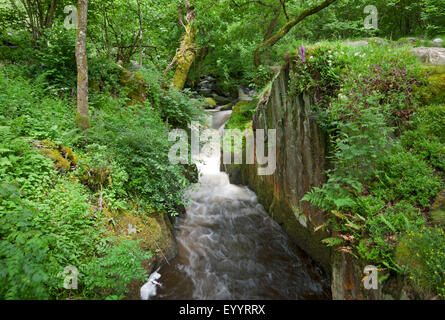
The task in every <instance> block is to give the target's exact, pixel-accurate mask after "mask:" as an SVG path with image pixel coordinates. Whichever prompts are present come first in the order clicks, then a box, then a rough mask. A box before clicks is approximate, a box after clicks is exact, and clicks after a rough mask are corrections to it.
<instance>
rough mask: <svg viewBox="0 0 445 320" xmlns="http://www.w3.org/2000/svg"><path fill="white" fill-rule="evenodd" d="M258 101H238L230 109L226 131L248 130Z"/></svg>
mask: <svg viewBox="0 0 445 320" xmlns="http://www.w3.org/2000/svg"><path fill="white" fill-rule="evenodd" d="M257 103H258V100H252V101H240V102H238V103H237V104H235V106H234V107H233V109H232V115H231V117H230V120H229V121H228V122H227V125H226V127H227V129H240V130H244V129H247V128H249V126H250V125H251V123H252V117H253V114H254V113H255V110H256V107H257Z"/></svg>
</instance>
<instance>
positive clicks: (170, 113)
mask: <svg viewBox="0 0 445 320" xmlns="http://www.w3.org/2000/svg"><path fill="white" fill-rule="evenodd" d="M159 110H160V115H161V117H162V118H163V119H168V123H169V125H172V127H173V128H182V129H186V128H187V127H188V126H189V124H190V123H191V122H192V121H197V120H199V118H200V117H201V115H202V114H203V113H202V112H203V103H202V102H201V101H199V100H198V99H194V98H192V94H191V92H190V91H189V90H184V91H183V92H179V91H178V90H176V89H175V88H169V89H168V91H166V92H162V93H161V95H160V105H159Z"/></svg>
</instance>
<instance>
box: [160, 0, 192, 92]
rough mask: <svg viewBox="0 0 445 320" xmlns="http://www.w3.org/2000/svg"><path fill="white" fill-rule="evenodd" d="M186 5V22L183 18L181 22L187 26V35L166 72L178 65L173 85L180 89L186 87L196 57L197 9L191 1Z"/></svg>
mask: <svg viewBox="0 0 445 320" xmlns="http://www.w3.org/2000/svg"><path fill="white" fill-rule="evenodd" d="M185 6H186V9H187V17H186V24H184V23H183V21H182V18H181V24H182V25H183V26H184V28H185V35H184V37H183V38H182V41H181V44H180V46H179V48H178V49H177V50H176V55H175V57H174V58H173V61H172V62H171V63H170V64H169V66H168V67H167V69H166V70H165V72H168V71H169V70H170V69H171V68H172V67H173V66H174V65H175V64H176V65H177V66H176V71H175V75H174V76H173V82H172V84H171V86H172V87H174V88H176V89H178V90H181V89H182V88H184V85H185V82H186V81H187V76H188V73H189V71H190V68H191V66H192V64H193V62H194V61H195V57H196V43H195V40H196V35H195V27H194V25H193V22H194V20H195V11H194V7H193V6H192V5H191V4H190V3H188V2H187V3H186V5H185Z"/></svg>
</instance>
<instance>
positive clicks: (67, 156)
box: [36, 140, 77, 171]
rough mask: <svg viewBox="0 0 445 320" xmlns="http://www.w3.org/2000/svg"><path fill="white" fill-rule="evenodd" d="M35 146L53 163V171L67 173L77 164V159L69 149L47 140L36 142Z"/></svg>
mask: <svg viewBox="0 0 445 320" xmlns="http://www.w3.org/2000/svg"><path fill="white" fill-rule="evenodd" d="M36 146H37V147H38V148H39V149H40V152H41V153H42V154H43V155H44V156H45V157H47V158H50V159H51V160H53V161H54V169H56V170H61V171H69V170H71V167H73V166H76V164H77V157H76V156H75V155H74V152H73V150H71V148H68V147H66V146H63V145H57V144H56V143H54V142H52V141H48V140H43V141H41V142H37V143H36Z"/></svg>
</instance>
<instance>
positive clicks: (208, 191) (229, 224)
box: [145, 111, 329, 299]
mask: <svg viewBox="0 0 445 320" xmlns="http://www.w3.org/2000/svg"><path fill="white" fill-rule="evenodd" d="M229 117H230V111H224V112H215V113H214V114H213V117H212V127H213V128H214V130H222V129H223V127H224V123H225V122H226V121H227V119H228V118H229ZM213 151H214V152H211V151H209V152H208V153H207V154H202V155H201V157H200V158H201V160H202V161H203V163H197V166H198V169H199V170H200V172H201V173H202V176H201V177H200V183H199V184H197V185H195V186H194V187H193V188H192V189H191V190H189V191H188V195H189V196H190V198H191V200H192V201H191V204H190V206H189V208H188V209H187V214H186V216H185V217H183V218H181V219H180V220H179V222H178V224H177V231H176V239H177V242H178V250H179V254H178V256H177V257H176V258H175V259H174V260H173V261H171V262H170V264H168V265H165V266H163V267H162V268H161V270H160V271H159V273H156V277H157V278H156V279H155V280H157V279H159V278H160V275H162V278H161V279H162V280H160V281H159V282H160V283H161V284H162V285H161V286H160V287H158V288H156V287H157V285H156V284H155V283H153V281H152V282H150V281H149V283H148V284H147V287H148V288H145V291H146V292H149V294H145V297H148V298H150V297H153V298H154V299H328V298H329V283H328V280H327V278H326V276H325V275H324V273H323V271H322V270H321V268H320V267H319V266H318V265H317V264H315V263H314V262H313V261H312V260H311V259H310V258H309V257H308V256H307V255H306V254H305V253H304V252H302V251H301V250H300V249H299V248H298V247H297V246H296V245H295V244H294V243H293V242H292V241H291V240H290V239H289V237H288V236H287V234H286V233H285V232H283V230H282V229H281V227H280V226H279V225H278V224H277V223H276V222H275V221H274V220H272V219H271V218H270V217H269V216H268V214H267V212H266V211H265V210H264V208H263V207H262V205H260V204H259V203H258V200H257V196H256V195H255V193H254V192H252V191H251V190H249V189H248V188H247V187H243V186H235V185H232V184H230V182H229V177H228V176H227V174H226V173H224V172H220V153H219V150H218V149H214V150H213ZM158 275H159V276H158ZM156 289H158V290H156ZM148 298H147V299H148Z"/></svg>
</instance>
